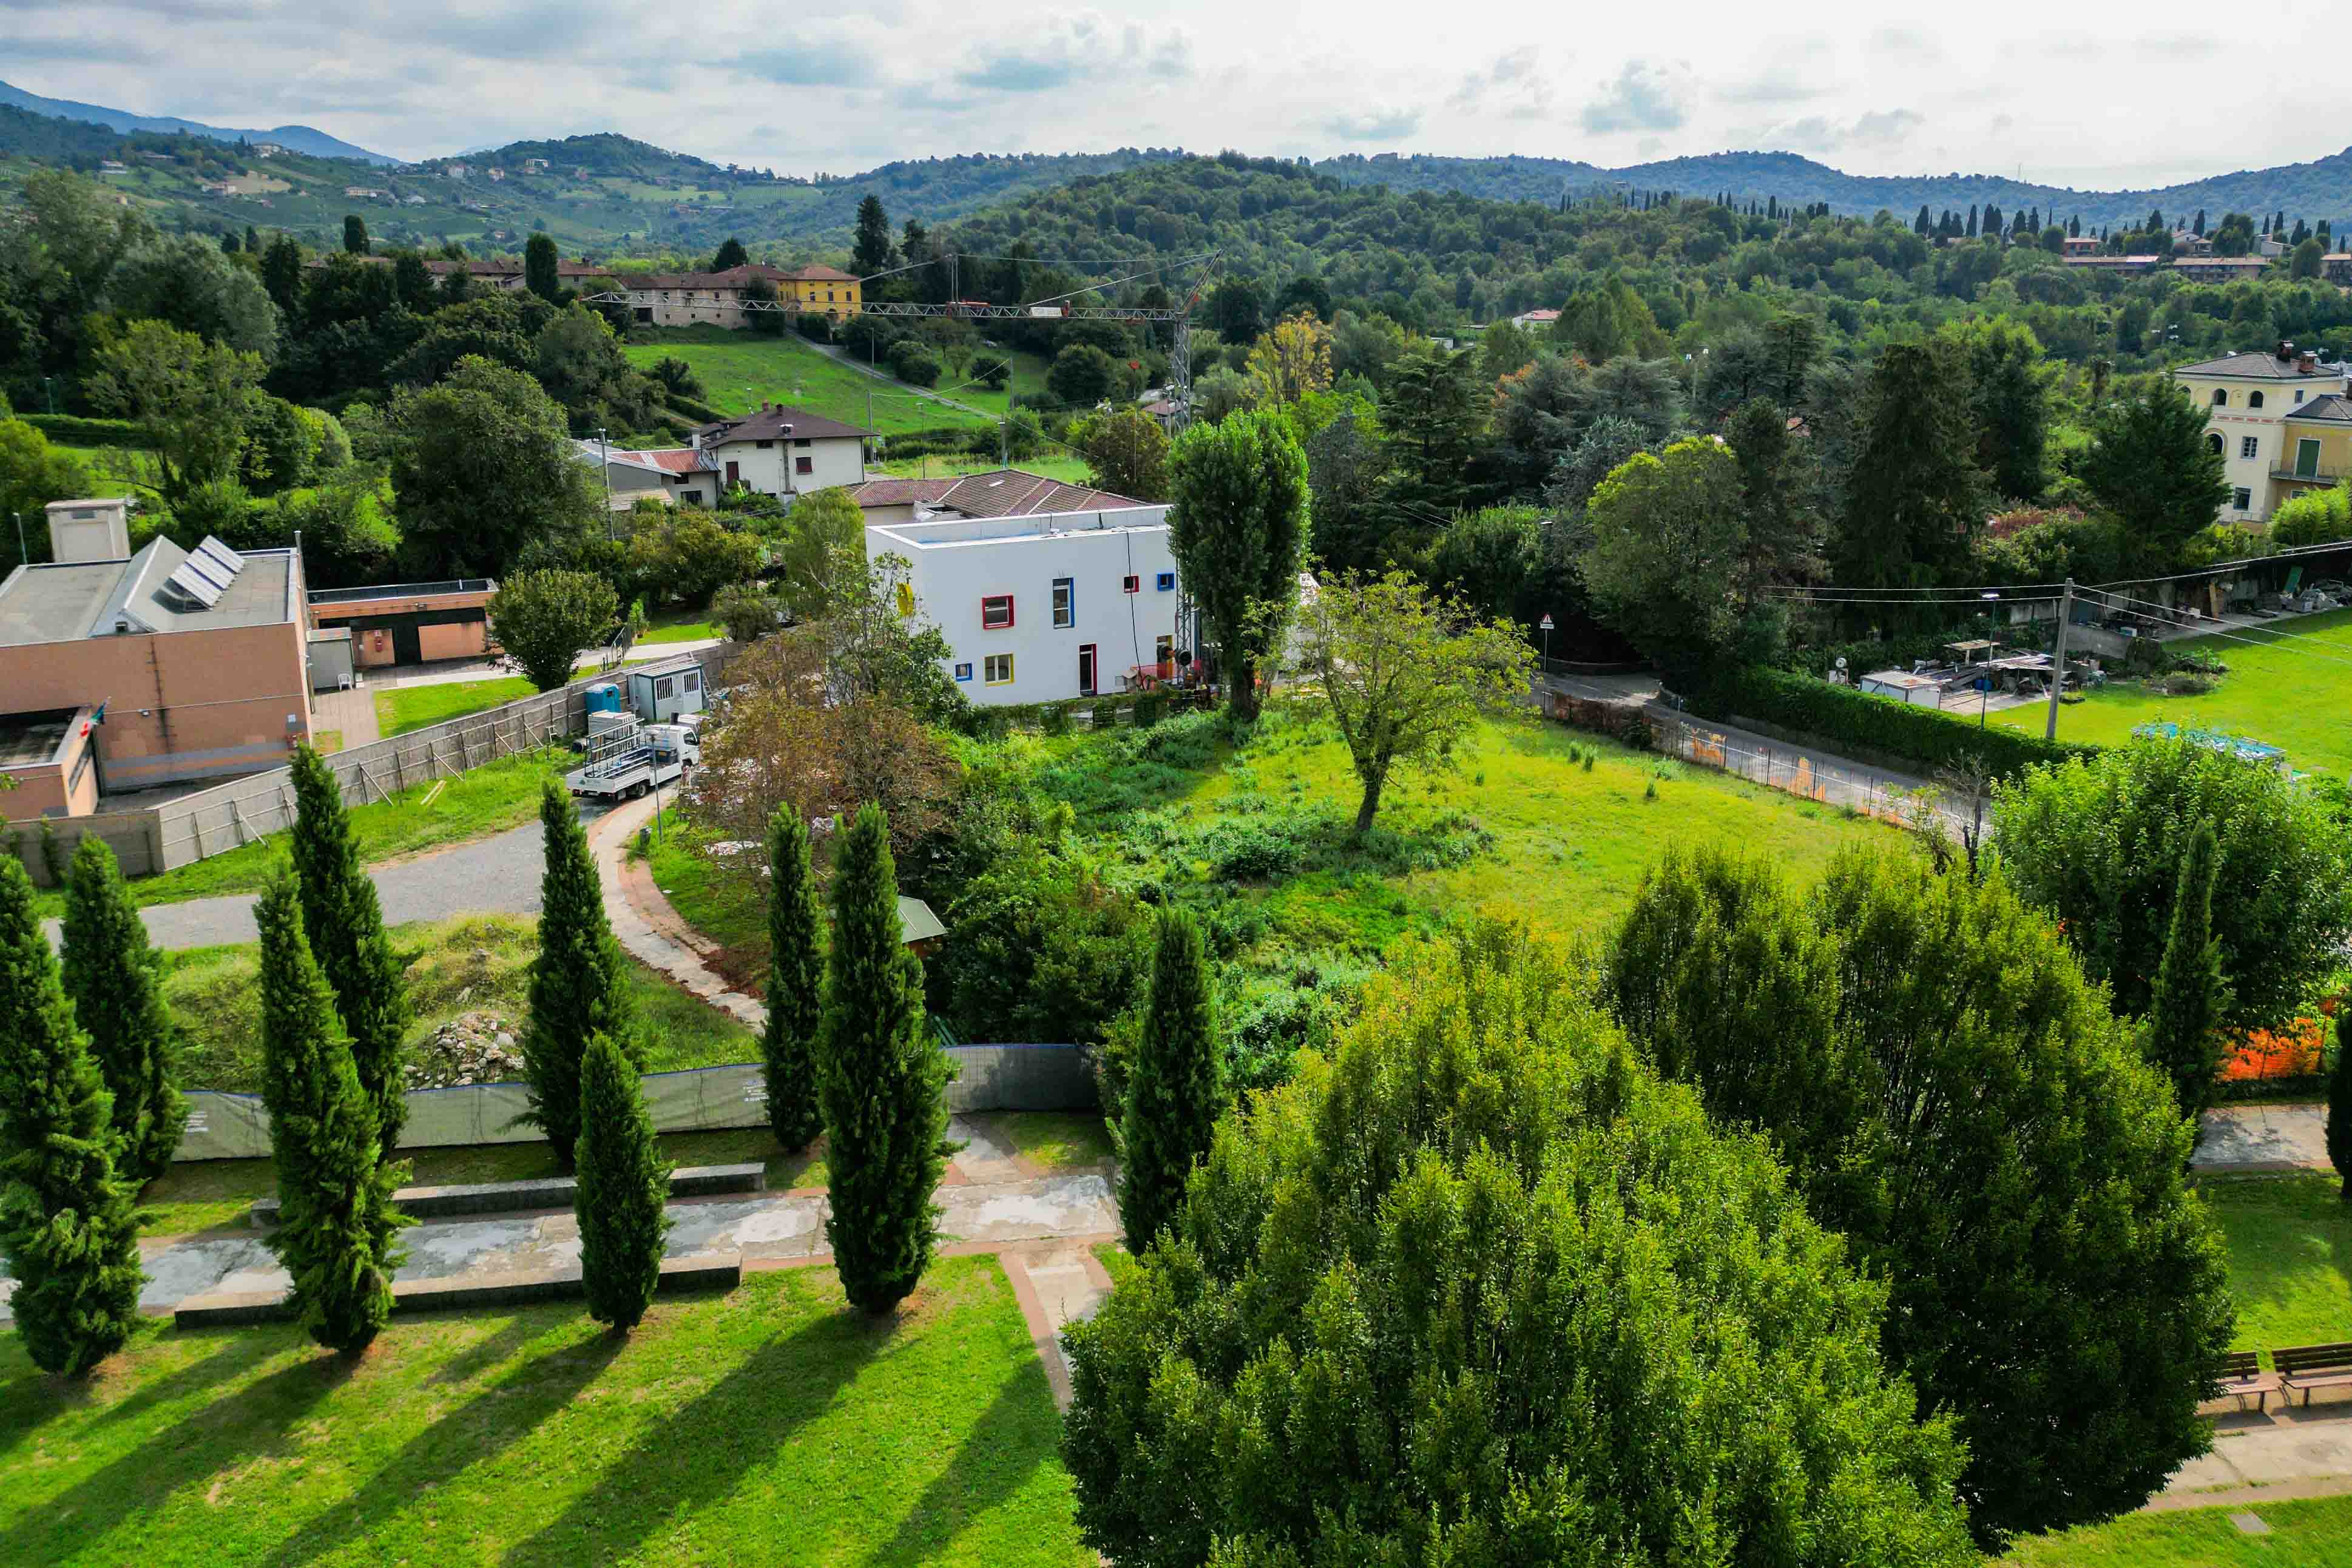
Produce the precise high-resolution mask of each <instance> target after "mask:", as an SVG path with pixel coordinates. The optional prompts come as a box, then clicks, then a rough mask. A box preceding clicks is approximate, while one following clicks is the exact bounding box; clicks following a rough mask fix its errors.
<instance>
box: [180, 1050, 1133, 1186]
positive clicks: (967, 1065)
mask: <svg viewBox="0 0 2352 1568" xmlns="http://www.w3.org/2000/svg"><path fill="white" fill-rule="evenodd" d="M945 1048H946V1050H947V1054H948V1058H949V1059H950V1061H951V1062H952V1063H953V1064H954V1066H955V1077H954V1078H953V1079H950V1081H949V1084H948V1090H947V1100H948V1109H949V1110H952V1111H955V1112H958V1113H959V1114H961V1113H963V1112H967V1111H982V1110H1087V1109H1091V1108H1092V1107H1093V1106H1094V1104H1095V1084H1094V1074H1093V1072H1092V1071H1091V1070H1090V1069H1089V1068H1087V1063H1086V1059H1085V1058H1084V1056H1083V1055H1082V1053H1080V1051H1079V1050H1078V1047H1076V1046H950V1047H945ZM644 1086H645V1097H646V1110H649V1111H650V1112H651V1113H652V1116H653V1121H654V1130H655V1131H657V1132H703V1131H715V1130H718V1129H721V1128H730V1127H760V1126H764V1125H765V1124H766V1122H767V1120H768V1093H767V1089H766V1083H765V1079H764V1077H763V1076H762V1069H761V1067H760V1065H759V1064H758V1063H756V1062H751V1063H737V1064H733V1065H730V1066H728V1067H715V1068H688V1070H686V1071H683V1072H657V1073H647V1074H646V1077H645V1079H644ZM404 1098H405V1099H406V1100H407V1103H408V1119H407V1121H406V1122H405V1124H404V1126H403V1127H402V1129H401V1134H400V1147H402V1148H403V1149H437V1148H448V1147H452V1146H457V1145H466V1144H482V1143H530V1142H537V1141H538V1140H539V1139H541V1138H543V1137H545V1136H546V1134H544V1133H542V1132H541V1131H539V1129H537V1128H535V1127H518V1126H516V1125H515V1118H516V1117H517V1116H519V1115H520V1114H521V1113H522V1112H523V1111H524V1110H527V1109H528V1108H529V1107H530V1091H529V1089H527V1088H526V1087H525V1086H524V1085H522V1084H520V1083H478V1084H467V1085H462V1086H460V1087H457V1088H454V1089H411V1090H409V1092H408V1094H407V1095H406V1096H405V1097H404ZM187 1099H188V1122H187V1127H186V1129H185V1130H184V1131H182V1133H181V1134H180V1146H179V1149H178V1151H177V1152H175V1153H174V1154H173V1159H174V1160H182V1161H189V1160H257V1159H263V1158H266V1157H267V1156H268V1153H269V1113H268V1111H267V1110H264V1109H263V1108H262V1104H261V1100H260V1098H259V1097H258V1096H257V1095H250V1094H222V1093H217V1092H214V1091H211V1090H199V1091H196V1092H194V1093H191V1094H190V1095H189V1096H188V1097H187Z"/></svg>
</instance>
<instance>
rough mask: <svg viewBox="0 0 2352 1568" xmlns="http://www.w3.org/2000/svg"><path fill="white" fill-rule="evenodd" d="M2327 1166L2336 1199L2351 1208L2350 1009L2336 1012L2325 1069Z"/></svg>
mask: <svg viewBox="0 0 2352 1568" xmlns="http://www.w3.org/2000/svg"><path fill="white" fill-rule="evenodd" d="M2327 1163H2329V1164H2331V1165H2333V1166H2335V1167H2336V1178H2337V1179H2338V1180H2339V1181H2341V1182H2342V1183H2343V1187H2342V1189H2341V1190H2340V1191H2339V1192H2338V1193H2337V1194H2336V1195H2337V1196H2338V1197H2340V1198H2342V1199H2343V1200H2344V1201H2345V1202H2346V1203H2347V1204H2352V1005H2347V1004H2345V1003H2338V1004H2337V1005H2336V1059H2335V1061H2334V1062H2332V1063H2330V1064H2329V1066H2328V1069H2327Z"/></svg>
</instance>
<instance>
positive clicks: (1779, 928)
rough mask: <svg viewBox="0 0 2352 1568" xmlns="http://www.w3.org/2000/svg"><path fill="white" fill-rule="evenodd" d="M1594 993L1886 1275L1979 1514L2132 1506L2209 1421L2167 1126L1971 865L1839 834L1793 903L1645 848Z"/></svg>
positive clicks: (2210, 1314) (2181, 1129)
mask: <svg viewBox="0 0 2352 1568" xmlns="http://www.w3.org/2000/svg"><path fill="white" fill-rule="evenodd" d="M1602 994H1603V997H1604V999H1605V1000H1606V1002H1607V1004H1608V1005H1609V1006H1610V1008H1611V1009H1612V1011H1613V1012H1614V1013H1615V1014H1616V1016H1618V1018H1619V1020H1620V1021H1621V1022H1622V1024H1623V1025H1624V1026H1625V1027H1626V1030H1627V1032H1628V1033H1629V1034H1630V1035H1632V1036H1633V1038H1634V1040H1635V1041H1636V1042H1637V1043H1639V1044H1640V1045H1642V1046H1643V1047H1644V1048H1645V1049H1648V1050H1650V1051H1652V1052H1654V1053H1655V1054H1656V1055H1657V1057H1658V1058H1659V1060H1660V1061H1661V1064H1662V1065H1664V1066H1665V1067H1666V1068H1668V1070H1670V1071H1672V1072H1674V1073H1675V1075H1676V1076H1678V1077H1681V1078H1685V1079H1688V1080H1689V1081H1690V1082H1692V1083H1693V1084H1695V1085H1696V1087H1697V1089H1698V1090H1699V1094H1700V1097H1701V1099H1702V1100H1704V1101H1705V1102H1706V1107H1707V1110H1708V1112H1709V1113H1710V1115H1711V1116H1713V1117H1714V1119H1715V1120H1716V1121H1718V1122H1720V1123H1723V1124H1726V1125H1729V1126H1734V1127H1744V1128H1753V1129H1755V1130H1756V1131H1760V1132H1762V1133H1763V1134H1764V1135H1765V1136H1766V1137H1767V1138H1768V1139H1769V1140H1770V1141H1771V1142H1772V1143H1773V1145H1774V1146H1775V1147H1776V1148H1777V1149H1778V1150H1779V1152H1780V1155H1781V1157H1782V1158H1783V1159H1785V1160H1787V1161H1788V1163H1789V1164H1790V1170H1791V1172H1792V1173H1793V1174H1794V1176H1795V1178H1796V1180H1797V1183H1798V1184H1799V1185H1800V1186H1801V1188H1802V1190H1803V1191H1804V1192H1805V1194H1806V1195H1807V1198H1808V1200H1809V1202H1810V1204H1811V1208H1812V1212H1813V1215H1814V1216H1815V1217H1816V1218H1818V1219H1819V1220H1820V1221H1821V1222H1822V1224H1823V1225H1825V1226H1829V1227H1830V1228H1831V1229H1832V1230H1837V1231H1841V1232H1843V1233H1844V1235H1845V1237H1847V1239H1848V1242H1849V1243H1850V1245H1851V1246H1852V1247H1853V1255H1854V1257H1855V1259H1856V1261H1857V1262H1859V1263H1860V1264H1862V1265H1863V1266H1864V1267H1865V1268H1868V1269H1869V1271H1870V1272H1871V1274H1872V1275H1873V1276H1874V1277H1875V1278H1880V1279H1885V1280H1886V1281H1887V1285H1888V1289H1889V1291H1890V1305H1891V1309H1892V1310H1890V1311H1889V1313H1888V1314H1887V1316H1886V1319H1885V1323H1884V1327H1883V1337H1884V1342H1885V1350H1886V1356H1887V1360H1888V1362H1889V1363H1890V1364H1891V1365H1893V1366H1895V1367H1896V1368H1899V1369H1902V1370H1905V1371H1907V1372H1908V1373H1909V1374H1910V1376H1911V1378H1912V1380H1913V1382H1914V1383H1915V1384H1916V1386H1917V1387H1918V1389H1919V1392H1920V1396H1921V1399H1922V1401H1923V1403H1925V1404H1926V1405H1927V1406H1928V1407H1929V1408H1931V1409H1948V1410H1949V1411H1951V1412H1953V1414H1954V1415H1956V1416H1957V1418H1958V1424H1959V1430H1960V1434H1961V1436H1963V1437H1964V1438H1966V1439H1967V1441H1968V1444H1969V1468H1968V1470H1967V1472H1966V1474H1965V1475H1964V1477H1963V1478H1962V1480H1961V1486H1960V1492H1961V1495H1962V1496H1963V1497H1964V1498H1966V1499H1967V1500H1968V1501H1969V1510H1970V1513H1971V1516H1972V1518H1973V1521H1974V1524H1975V1527H1976V1529H1977V1531H1979V1534H1980V1535H1983V1536H1984V1537H1986V1538H1987V1539H1992V1538H1994V1537H1997V1536H1998V1535H1999V1534H2000V1533H2001V1532H2004V1531H2025V1530H2043V1529H2055V1528H2058V1527H2060V1526H2063V1525H2067V1524H2073V1523H2076V1522H2080V1521H2086V1520H2093V1519H2098V1518H2102V1517H2105V1516H2106V1515H2108V1514H2111V1513H2116V1512H2120V1511H2124V1510H2129V1509H2133V1508H2137V1506H2139V1504H2140V1503H2141V1502H2143V1501H2145V1500H2147V1497H2148V1496H2149V1494H2151V1493H2152V1492H2154V1491H2155V1490H2157V1489H2158V1488H2160V1487H2162V1486H2163V1484H2164V1482H2165V1479H2166V1478H2167V1477H2168V1476H2169V1475H2170V1474H2171V1473H2172V1471H2173V1470H2174V1469H2176V1468H2178V1467H2179V1464H2180V1462H2181V1461H2182V1460H2183V1459H2185V1458H2189V1457H2191V1456H2193V1455H2196V1454H2199V1453H2201V1452H2203V1451H2204V1450H2205V1448H2206V1447H2208V1446H2209V1445H2210V1441H2211V1434H2210V1429H2209V1428H2208V1426H2207V1425H2206V1424H2205V1422H2204V1421H2203V1420H2201V1419H2200V1417H2199V1416H2198V1415H2197V1405H2198V1403H2199V1402H2200V1400H2201V1399H2203V1398H2205V1397H2207V1396H2208V1395H2209V1394H2210V1392H2211V1391H2212V1389H2213V1387H2214V1386H2215V1376H2216V1372H2217V1369H2218V1367H2219V1364H2220V1358H2221V1352H2222V1351H2223V1350H2224V1349H2226V1348H2227V1347H2228V1344H2229V1342H2230V1335H2231V1306H2230V1301H2229V1296H2228V1291H2227V1288H2226V1277H2225V1269H2224V1268H2223V1264H2222V1258H2221V1247H2220V1243H2219V1239H2218V1237H2216V1235H2215V1234H2214V1232H2213V1230H2212V1228H2211V1226H2210V1224H2209V1223H2208V1222H2207V1220H2206V1219H2205V1217H2204V1215H2203V1212H2202V1210H2201V1209H2200V1208H2199V1207H2198V1205H2197V1203H2196V1201H2195V1199H2194V1198H2193V1197H2192V1196H2191V1195H2190V1194H2189V1193H2188V1191H2187V1190H2186V1187H2185V1184H2184V1177H2183V1172H2184V1170H2185V1168H2186V1165H2187V1162H2188V1154H2189V1142H2190V1139H2189V1128H2188V1126H2187V1124H2186V1123H2185V1122H2183V1121H2181V1120H2180V1117H2179V1114H2178V1112H2177V1111H2176V1110H2175V1109H2174V1107H2173V1104H2172V1097H2171V1094H2170V1093H2169V1091H2168V1088H2167V1086H2166V1084H2165V1082H2164V1080H2163V1078H2162V1076H2161V1075H2160V1074H2158V1073H2157V1072H2155V1071H2154V1070H2152V1069H2151V1068H2148V1067H2147V1065H2146V1064H2145V1063H2143V1062H2142V1061H2140V1059H2139V1057H2138V1052H2137V1049H2136V1048H2135V1047H2134V1045H2133V1043H2132V1041H2131V1039H2130V1037H2129V1031H2128V1030H2127V1029H2126V1027H2125V1026H2122V1025H2121V1024H2119V1023H2118V1022H2117V1021H2116V1019H2115V1017H2114V1016H2112V1015H2111V1014H2110V1013H2109V1012H2108V1010H2107V1007H2106V1005H2105V997H2104V996H2103V995H2102V994H2101V993H2100V992H2099V991H2098V990H2097V989H2095V987H2093V986H2092V985H2090V984H2088V983H2086V981H2085V980H2084V975H2083V973H2082V970H2081V967H2080V965H2079V964H2078V963H2076V961H2075V960H2074V957H2073V955H2072V954H2071V953H2069V952H2067V951H2066V950H2065V948H2064V946H2063V944H2062V943H2060V942H2057V941H2056V940H2055V937H2054V933H2053V931H2052V930H2051V928H2050V926H2049V924H2048V923H2047V921H2045V920H2044V919H2043V918H2042V917H2041V916H2040V915H2039V914H2038V913H2036V912H2034V911H2032V910H2029V909H2027V908H2026V907H2025V906H2023V905H2022V904H2021V903H2020V902H2019V900H2018V899H2017V897H2016V895H2015V894H2014V893H2013V892H2011V889H2009V887H2008V885H2007V884H2006V883H2005V882H2004V881H2003V880H2002V879H2000V877H1999V876H1998V875H1997V874H1996V875H1994V876H1991V877H1989V878H1988V879H1985V880H1983V881H1980V882H1979V881H1973V880H1970V879H1968V878H1966V877H1960V876H1949V875H1947V876H1938V875H1937V874H1936V873H1935V872H1934V871H1932V870H1931V869H1929V868H1927V865H1926V864H1925V862H1924V861H1921V860H1919V859H1917V858H1913V857H1910V856H1907V855H1893V854H1868V853H1864V852H1859V851H1856V852H1852V853H1849V854H1847V855H1845V856H1843V857H1842V858H1840V859H1838V860H1837V861H1835V862H1833V863H1832V866H1831V868H1830V871H1829V874H1828V876H1827V878H1826V879H1825V880H1824V881H1823V883H1822V887H1821V889H1820V890H1819V891H1818V892H1817V893H1816V894H1815V895H1814V896H1813V898H1812V899H1811V900H1810V902H1809V903H1806V904H1804V905H1800V904H1799V903H1798V902H1797V901H1796V900H1794V899H1791V898H1790V897H1789V896H1787V895H1786V894H1784V893H1782V892H1780V889H1779V879H1778V877H1777V875H1776V874H1775V873H1773V872H1771V871H1769V869H1765V868H1759V867H1742V866H1738V865H1736V864H1727V863H1726V857H1724V856H1723V855H1722V854H1721V853H1720V852H1718V851H1709V852H1705V853H1702V854H1700V855H1697V856H1694V857H1692V858H1687V859H1679V858H1669V859H1668V860H1667V861H1666V862H1665V863H1664V865H1662V866H1661V867H1660V868H1658V869H1657V870H1656V871H1655V872H1654V873H1653V874H1652V876H1651V877H1650V878H1649V879H1646V880H1645V882H1644V884H1643V888H1642V890H1641V892H1640V893H1639V895H1638V896H1637V897H1636V899H1635V901H1634V908H1633V911H1632V912H1631V913H1630V914H1629V915H1628V916H1627V917H1626V918H1625V920H1624V921H1623V922H1622V924H1621V926H1620V928H1619V931H1618V935H1617V937H1616V940H1615V942H1614V943H1613V945H1612V949H1611V953H1610V958H1609V961H1608V968H1607V973H1606V978H1605V981H1604V984H1603V986H1602Z"/></svg>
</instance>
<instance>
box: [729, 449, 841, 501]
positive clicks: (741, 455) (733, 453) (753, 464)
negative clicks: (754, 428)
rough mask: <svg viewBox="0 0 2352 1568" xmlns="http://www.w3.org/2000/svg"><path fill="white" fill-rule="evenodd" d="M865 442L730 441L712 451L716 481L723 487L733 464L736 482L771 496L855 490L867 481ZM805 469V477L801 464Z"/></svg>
mask: <svg viewBox="0 0 2352 1568" xmlns="http://www.w3.org/2000/svg"><path fill="white" fill-rule="evenodd" d="M865 448H866V443H865V442H863V441H861V440H856V439H852V438H850V437H841V436H829V437H811V438H808V439H806V440H805V441H803V439H802V438H800V437H780V438H778V439H776V440H773V441H771V442H769V443H768V444H766V445H765V446H762V445H761V443H759V442H757V441H730V442H727V443H725V444H724V445H722V446H718V447H712V448H711V455H712V456H713V457H715V458H718V459H719V465H720V466H719V474H718V476H717V478H718V480H719V484H720V486H721V487H723V486H724V485H725V484H726V479H727V473H726V465H727V464H729V463H733V464H734V465H735V466H736V469H737V475H738V478H740V480H741V481H742V482H743V483H744V484H747V485H749V486H751V488H752V489H755V490H759V491H761V493H763V494H766V495H772V496H780V495H793V494H806V493H807V492H809V491H811V490H822V489H831V488H832V487H834V486H835V485H854V484H856V483H858V482H860V481H861V480H863V479H865V478H866V449H865ZM803 462H806V463H807V464H808V472H806V473H803V472H802V471H801V464H802V463H803Z"/></svg>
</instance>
